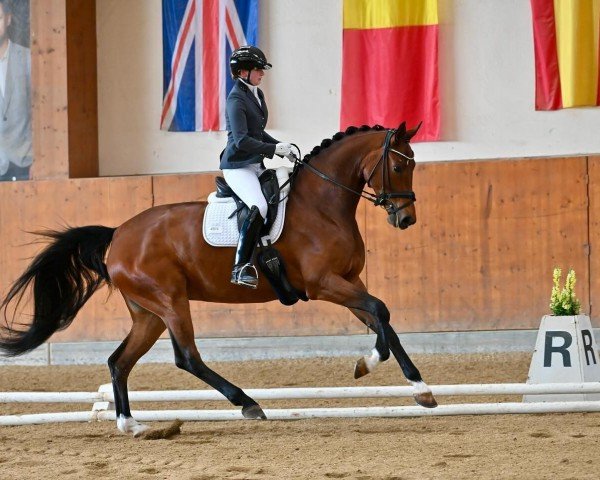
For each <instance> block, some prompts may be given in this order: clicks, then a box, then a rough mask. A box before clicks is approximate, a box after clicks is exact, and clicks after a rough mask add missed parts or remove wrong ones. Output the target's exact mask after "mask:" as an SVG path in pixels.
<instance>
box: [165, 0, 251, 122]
mask: <svg viewBox="0 0 600 480" xmlns="http://www.w3.org/2000/svg"><path fill="white" fill-rule="evenodd" d="M162 11H163V72H164V73H163V108H162V114H161V119H160V128H161V130H169V131H172V132H193V131H210V130H224V129H225V100H226V98H227V94H228V93H229V91H230V90H231V88H232V86H233V80H232V79H231V77H230V75H229V57H230V56H231V52H232V51H233V50H235V49H236V48H238V47H239V46H241V45H248V44H251V45H256V43H257V40H258V38H257V37H258V0H162Z"/></svg>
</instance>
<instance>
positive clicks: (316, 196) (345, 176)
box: [299, 136, 372, 218]
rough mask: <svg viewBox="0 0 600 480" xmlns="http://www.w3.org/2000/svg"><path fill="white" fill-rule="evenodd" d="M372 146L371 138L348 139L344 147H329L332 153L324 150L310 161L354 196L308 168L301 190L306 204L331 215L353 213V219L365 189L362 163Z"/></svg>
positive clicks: (304, 174)
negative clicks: (308, 203) (313, 205)
mask: <svg viewBox="0 0 600 480" xmlns="http://www.w3.org/2000/svg"><path fill="white" fill-rule="evenodd" d="M371 143H372V140H371V139H369V138H359V137H358V136H357V137H356V138H349V139H347V141H346V142H345V143H344V144H342V143H341V142H340V144H339V145H336V146H332V147H329V148H331V150H330V151H323V152H322V153H321V154H320V155H318V156H315V157H314V158H313V159H311V163H310V164H311V165H312V166H313V167H314V168H316V169H317V170H319V171H320V172H322V173H323V174H325V175H327V176H328V177H329V178H331V179H332V180H333V181H335V182H336V183H338V184H339V185H343V186H345V187H347V188H349V189H351V190H353V191H354V192H355V193H352V192H350V191H348V190H346V189H344V188H343V187H340V186H338V185H334V183H333V182H332V181H328V180H325V179H323V178H321V177H319V176H318V175H317V174H316V173H315V172H311V171H309V169H307V168H305V169H304V171H303V172H302V173H303V175H302V177H303V178H302V182H299V183H300V185H299V190H302V196H303V197H304V199H305V202H310V203H311V204H315V205H316V207H317V209H318V210H319V211H321V212H323V213H324V214H326V215H328V216H334V217H337V216H340V215H344V216H348V215H349V214H351V216H352V218H354V217H355V214H356V208H357V206H358V202H359V200H360V192H362V191H363V189H364V187H365V179H364V176H363V174H362V171H363V168H364V166H363V165H362V162H363V158H364V156H365V155H366V153H367V152H368V150H369V148H371V147H370V144H371Z"/></svg>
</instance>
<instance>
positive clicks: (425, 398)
mask: <svg viewBox="0 0 600 480" xmlns="http://www.w3.org/2000/svg"><path fill="white" fill-rule="evenodd" d="M413 397H414V399H415V402H417V404H419V405H421V406H422V407H425V408H435V407H437V406H438V403H437V402H436V401H435V398H433V394H432V393H431V392H423V393H415V394H414V395H413Z"/></svg>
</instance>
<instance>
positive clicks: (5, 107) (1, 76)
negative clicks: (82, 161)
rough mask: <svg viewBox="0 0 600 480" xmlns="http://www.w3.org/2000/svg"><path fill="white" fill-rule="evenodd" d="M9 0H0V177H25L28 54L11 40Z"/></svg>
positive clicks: (28, 151) (28, 161)
mask: <svg viewBox="0 0 600 480" xmlns="http://www.w3.org/2000/svg"><path fill="white" fill-rule="evenodd" d="M13 22H14V16H13V0H0V181H3V180H4V181H6V180H9V181H10V180H27V179H29V169H30V167H31V163H32V161H33V155H32V145H31V56H30V51H29V49H28V48H26V47H24V46H21V45H19V44H18V43H15V42H13V41H12V40H11V35H10V33H11V27H12V26H14V25H13Z"/></svg>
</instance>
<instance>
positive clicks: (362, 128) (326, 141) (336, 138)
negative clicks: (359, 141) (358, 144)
mask: <svg viewBox="0 0 600 480" xmlns="http://www.w3.org/2000/svg"><path fill="white" fill-rule="evenodd" d="M369 130H385V127H382V126H381V125H374V126H372V127H370V126H369V125H362V126H360V127H352V126H351V127H348V128H347V129H346V130H345V131H344V132H338V133H336V134H335V135H334V136H333V137H331V138H325V139H324V140H323V141H322V142H321V145H317V146H316V147H314V148H313V149H312V150H311V152H310V153H307V154H306V155H304V159H303V161H304V162H308V161H309V160H310V159H311V158H312V157H314V156H315V155H318V154H319V153H321V151H322V150H324V149H326V148H327V147H329V146H331V144H332V143H334V142H337V141H339V140H341V139H342V138H345V137H347V136H348V135H353V134H355V133H356V132H366V131H369Z"/></svg>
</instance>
